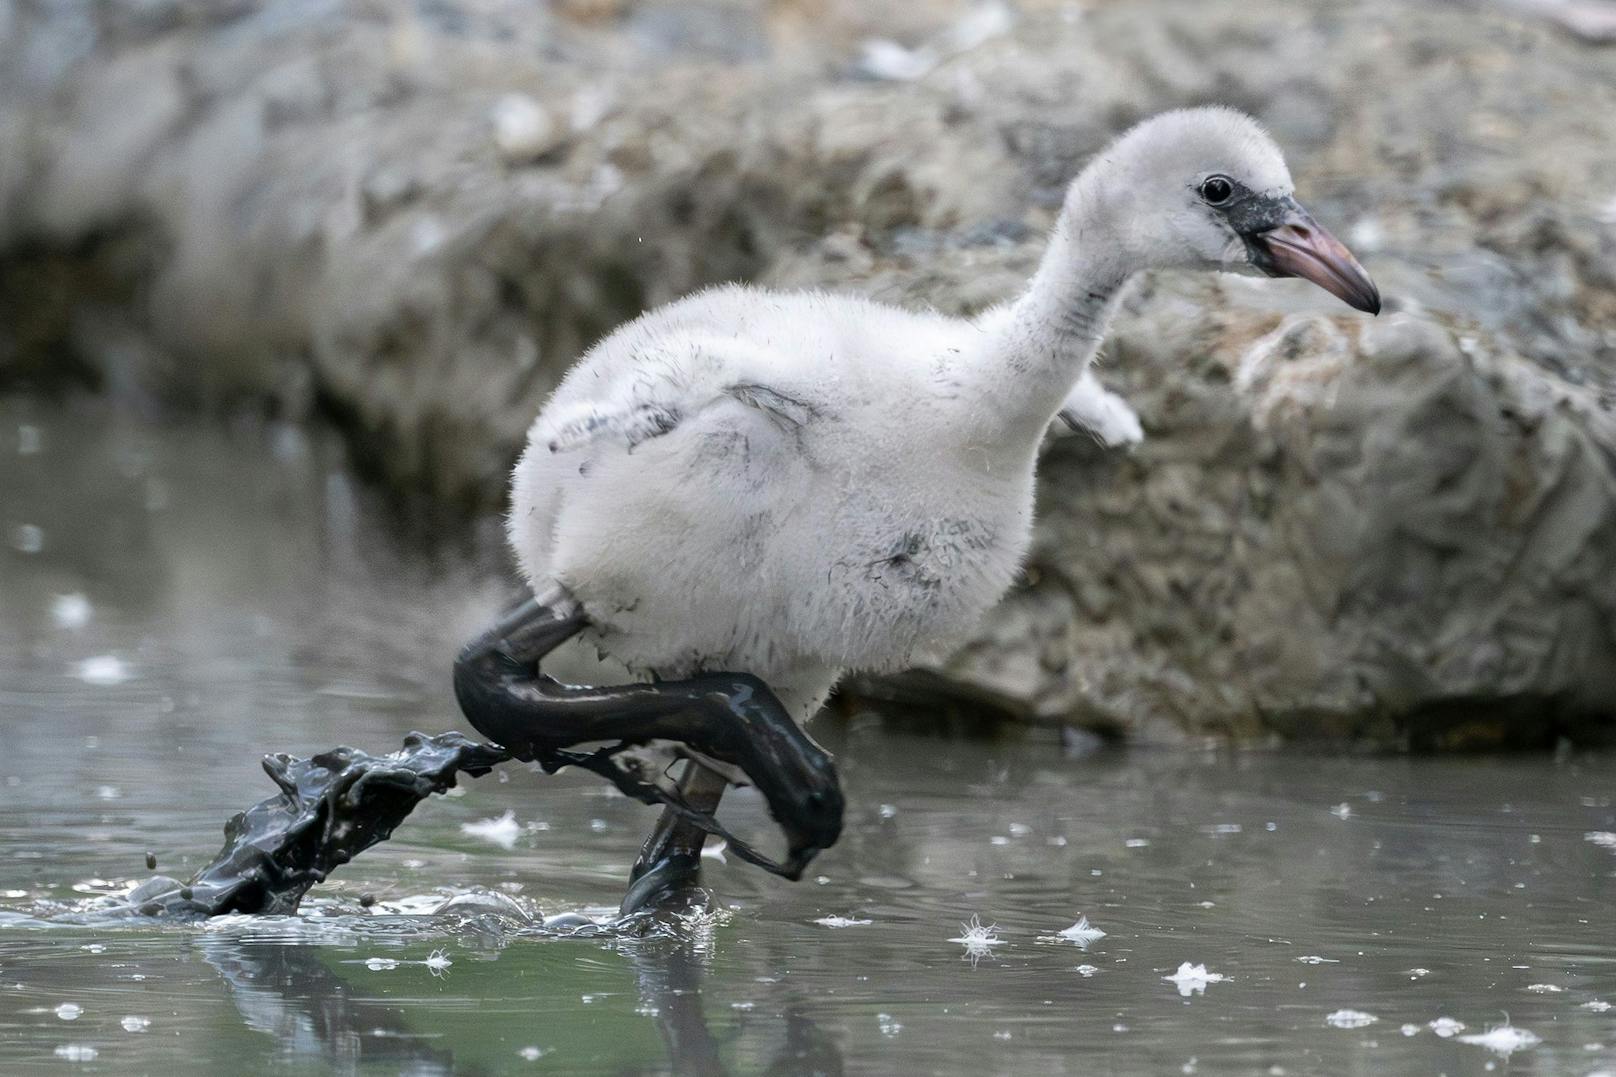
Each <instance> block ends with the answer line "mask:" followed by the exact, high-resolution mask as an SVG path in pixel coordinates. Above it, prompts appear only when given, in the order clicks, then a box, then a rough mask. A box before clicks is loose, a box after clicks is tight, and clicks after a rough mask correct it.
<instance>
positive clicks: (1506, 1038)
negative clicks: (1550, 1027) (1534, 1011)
mask: <svg viewBox="0 0 1616 1077" xmlns="http://www.w3.org/2000/svg"><path fill="white" fill-rule="evenodd" d="M1459 1042H1460V1043H1468V1044H1471V1045H1473V1046H1476V1047H1485V1048H1487V1050H1489V1051H1493V1052H1495V1053H1497V1054H1501V1055H1509V1054H1513V1053H1514V1052H1516V1051H1519V1050H1521V1049H1522V1048H1526V1047H1534V1046H1536V1045H1537V1044H1540V1043H1542V1042H1543V1038H1542V1037H1541V1036H1539V1035H1537V1034H1536V1033H1535V1032H1528V1031H1527V1030H1526V1029H1524V1028H1515V1027H1514V1026H1512V1025H1499V1026H1498V1027H1497V1028H1490V1029H1488V1030H1487V1031H1486V1032H1477V1033H1475V1034H1474V1035H1471V1036H1460V1037H1459Z"/></svg>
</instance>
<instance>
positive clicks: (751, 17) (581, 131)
mask: <svg viewBox="0 0 1616 1077" xmlns="http://www.w3.org/2000/svg"><path fill="white" fill-rule="evenodd" d="M1543 7H1544V5H1541V4H1521V5H1518V6H1516V7H1512V8H1499V9H1494V8H1478V7H1475V6H1472V5H1467V4H1460V3H1394V2H1370V3H1363V4H1355V5H1341V4H1335V3H1329V2H1323V0H1253V2H1249V3H1245V4H1240V5H1208V4H1198V3H1188V2H1181V0H1142V2H1128V3H1122V2H1094V3H1088V4H1077V3H1050V2H1040V0H1026V2H1023V3H1020V4H1018V5H1015V6H1013V7H1012V6H1008V5H1002V4H997V3H986V4H974V5H972V4H964V3H947V2H943V0H929V2H926V3H920V4H914V5H860V4H855V3H852V2H851V0H777V2H775V3H772V4H762V3H758V4H742V3H739V2H722V0H713V2H707V3H698V2H688V3H686V2H672V0H665V2H654V0H645V2H632V0H556V2H555V3H553V4H550V5H548V6H540V5H529V4H525V3H517V2H513V0H466V2H458V0H435V2H430V3H428V2H421V3H415V4H407V3H401V2H385V0H371V2H369V3H357V4H347V5H339V4H331V3H325V2H322V0H281V2H278V3H262V2H259V0H233V2H230V3H223V4H215V3H208V4H202V3H196V2H194V0H145V2H142V3H138V4H134V3H131V4H123V5H106V4H99V3H93V2H90V0H67V2H64V3H55V4H49V5H45V4H39V3H34V2H31V0H0V386H4V387H9V388H13V389H17V388H22V389H36V390H37V389H41V388H44V389H51V388H55V387H59V386H61V385H63V384H86V385H90V386H94V387H96V388H97V389H99V390H100V391H103V392H107V393H110V394H113V395H116V396H120V397H123V398H126V399H128V400H129V401H131V402H132V403H133V404H135V405H136V406H143V407H158V408H161V407H173V406H187V407H194V406H202V407H232V406H240V405H242V404H247V405H249V406H253V407H264V406H268V407H270V408H272V409H274V410H276V411H278V412H280V413H282V414H289V415H293V416H299V417H309V418H311V419H316V420H323V421H332V422H335V423H336V424H337V425H339V426H340V428H341V429H342V430H343V431H344V433H345V435H346V436H347V438H348V440H349V443H350V445H351V446H352V447H353V450H354V452H355V455H356V457H357V458H358V459H359V460H360V461H361V462H362V463H363V464H364V465H365V466H366V468H367V469H368V470H369V471H370V472H371V473H373V474H374V475H376V476H378V477H379V478H380V479H382V480H383V481H385V482H387V483H389V484H392V485H395V486H397V487H400V488H409V489H416V490H425V491H427V492H429V493H431V494H432V495H435V496H436V497H437V498H439V499H444V500H447V501H449V502H451V503H454V504H457V505H462V506H467V507H473V508H480V509H487V508H491V507H494V506H497V505H498V503H499V500H500V498H501V496H502V493H503V483H504V474H505V471H506V468H507V467H508V464H509V462H510V461H511V460H512V459H513V457H514V454H515V451H516V449H517V447H518V445H519V441H520V438H521V435H522V432H523V431H524V429H525V427H526V425H527V423H528V422H529V421H530V419H531V417H532V415H533V414H534V413H535V411H536V410H537V408H538V406H539V405H540V403H541V402H542V400H543V398H544V396H545V394H546V392H547V391H548V390H549V388H550V387H551V386H552V385H553V384H554V383H555V381H556V380H557V378H558V377H559V376H560V374H561V373H562V372H563V371H564V370H565V368H566V366H567V365H568V363H569V362H570V361H571V360H572V359H573V358H574V357H576V356H577V355H578V354H579V353H580V352H581V351H582V350H583V349H584V348H585V347H587V346H588V344H589V343H590V342H591V341H592V340H594V339H595V338H597V337H598V336H600V335H601V334H602V333H604V332H606V331H608V330H609V329H610V328H611V327H612V326H613V325H615V324H616V323H618V322H620V321H622V320H623V319H625V318H628V317H630V316H632V315H633V314H634V313H636V312H637V311H639V310H641V309H644V308H645V307H647V306H651V305H655V304H657V303H661V302H663V301H665V300H668V299H671V298H674V297H676V296H678V295H680V294H683V293H685V292H688V291H690V290H692V289H695V288H699V287H701V286H702V285H704V284H707V283H710V282H714V281H720V280H728V279H736V278H749V279H754V280H759V281H763V282H767V283H771V284H776V285H780V286H824V287H830V288H838V289H849V290H855V291H859V292H862V293H866V294H872V295H875V296H877V297H880V298H884V299H887V300H891V301H896V302H903V303H913V304H928V305H932V306H935V307H938V308H941V309H946V310H950V311H970V310H974V309H977V308H979V307H981V306H983V305H985V304H987V303H991V302H994V301H997V300H999V299H1002V298H1005V297H1007V296H1009V295H1011V294H1013V293H1014V291H1015V290H1016V288H1017V287H1018V286H1019V284H1020V283H1021V281H1023V280H1024V279H1025V277H1026V275H1027V273H1028V272H1029V271H1030V269H1031V267H1032V265H1033V264H1034V262H1035V260H1036V258H1037V254H1038V251H1039V249H1040V245H1041V236H1042V232H1043V229H1044V228H1045V227H1047V225H1048V224H1049V222H1050V220H1051V218H1052V213H1053V210H1054V207H1055V205H1056V202H1057V200H1058V197H1059V194H1060V191H1061V189H1062V188H1063V186H1064V184H1065V182H1066V180H1067V179H1068V178H1069V177H1070V176H1071V175H1072V174H1073V173H1074V172H1075V171H1076V169H1077V168H1078V167H1080V165H1081V163H1082V162H1083V160H1084V159H1085V158H1086V156H1087V155H1088V154H1090V153H1092V152H1093V151H1094V150H1096V149H1097V148H1098V147H1099V146H1100V145H1101V144H1103V142H1104V141H1105V140H1106V139H1107V138H1108V137H1110V136H1111V135H1112V134H1113V133H1115V132H1116V131H1118V130H1120V129H1121V128H1123V127H1125V126H1127V125H1128V124H1129V123H1131V122H1133V121H1135V120H1137V119H1139V118H1142V117H1144V116H1146V115H1149V114H1151V113H1153V112H1156V111H1158V110H1161V109H1164V108H1168V107H1173V106H1178V105H1185V104H1195V103H1204V102H1222V103H1227V104H1231V105H1234V106H1236V107H1239V108H1243V109H1246V110H1248V111H1250V112H1252V113H1254V114H1255V115H1257V116H1258V117H1259V118H1261V119H1262V120H1263V121H1264V122H1265V123H1266V124H1268V125H1269V126H1270V128H1271V129H1272V130H1273V131H1274V133H1275V134H1276V136H1277V137H1278V139H1279V141H1280V142H1281V144H1282V145H1284V146H1285V147H1286V150H1287V153H1288V155H1289V157H1290V160H1291V163H1292V166H1293V170H1294V171H1295V173H1296V178H1297V182H1298V187H1299V189H1300V191H1301V193H1302V195H1303V196H1304V198H1305V199H1306V201H1307V202H1308V204H1309V205H1310V207H1311V208H1312V209H1313V210H1314V211H1315V213H1316V215H1317V216H1318V217H1319V218H1320V219H1321V220H1322V221H1323V222H1324V223H1326V224H1327V225H1329V226H1330V227H1332V229H1333V230H1335V231H1336V232H1337V233H1338V234H1339V235H1341V236H1342V237H1343V238H1344V239H1345V240H1347V241H1348V243H1349V244H1350V245H1351V246H1352V247H1353V248H1354V249H1355V251H1356V252H1357V253H1358V254H1359V256H1360V258H1361V259H1362V260H1363V261H1364V262H1365V264H1366V265H1367V266H1368V267H1369V269H1370V271H1371V272H1372V273H1373V274H1374V275H1375V277H1376V279H1377V281H1378V282H1379V283H1380V285H1381V288H1382V291H1383V292H1384V293H1385V295H1386V297H1387V310H1386V313H1385V314H1383V315H1382V316H1381V318H1379V319H1378V320H1375V321H1369V320H1366V319H1363V318H1361V317H1358V316H1356V315H1354V314H1353V313H1352V312H1350V311H1346V310H1345V309H1344V308H1338V307H1337V306H1335V305H1332V303H1331V301H1330V300H1329V297H1327V296H1324V295H1323V294H1322V293H1319V292H1316V291H1312V290H1309V289H1308V288H1307V287H1306V286H1304V285H1301V284H1294V283H1275V282H1252V281H1247V280H1244V279H1241V278H1227V279H1218V280H1204V279H1190V278H1181V277H1174V276H1157V277H1153V278H1149V279H1146V280H1143V281H1141V282H1140V283H1139V285H1138V286H1137V287H1136V289H1135V290H1134V291H1133V293H1132V294H1131V296H1130V298H1129V300H1128V301H1127V303H1126V305H1125V311H1124V313H1123V315H1122V317H1121V318H1120V320H1119V322H1118V324H1117V326H1116V327H1115V331H1114V333H1113V335H1112V340H1111V342H1110V343H1109V345H1108V346H1107V348H1106V352H1105V357H1104V367H1103V378H1104V380H1105V381H1106V382H1107V383H1108V384H1109V385H1111V386H1112V387H1113V388H1117V389H1119V390H1120V391H1122V392H1123V393H1124V394H1125V395H1127V396H1128V397H1129V399H1130V400H1131V401H1132V402H1133V404H1134V406H1135V407H1136V408H1137V410H1138V411H1139V412H1140V414H1141V416H1142V418H1143V420H1144V424H1145V427H1146V432H1147V440H1146V442H1145V444H1144V445H1142V446H1140V447H1139V448H1137V449H1135V450H1133V451H1131V452H1128V453H1107V452H1104V451H1101V450H1099V449H1098V448H1096V447H1094V446H1092V445H1089V444H1087V443H1085V442H1084V441H1083V440H1082V439H1081V438H1066V439H1061V440H1058V441H1053V442H1052V444H1051V446H1050V449H1049V452H1048V455H1047V457H1046V460H1045V464H1044V470H1043V479H1042V501H1041V506H1040V515H1041V522H1040V525H1039V533H1038V543H1037V549H1036V552H1035V554H1034V556H1033V558H1032V561H1031V563H1030V565H1029V566H1028V571H1027V580H1026V584H1025V586H1024V587H1022V588H1021V589H1020V590H1019V591H1018V592H1017V593H1016V594H1014V595H1013V596H1012V597H1011V598H1010V599H1009V600H1008V601H1007V602H1006V603H1005V604H1004V606H1003V607H1002V609H1001V610H1000V612H999V613H998V614H997V615H996V616H995V617H994V618H993V620H992V621H991V622H990V623H989V624H988V625H986V626H984V628H983V630H982V632H981V633H980V634H979V636H978V638H977V639H976V641H975V642H973V643H972V644H971V645H969V646H968V647H967V648H965V650H964V651H963V652H962V653H960V654H957V655H951V656H938V658H937V660H936V661H935V662H934V663H933V664H932V665H931V667H930V668H929V669H928V670H926V671H923V672H921V673H920V674H917V675H912V676H908V677H903V678H898V679H896V680H892V681H887V682H884V683H881V684H864V683H857V684H855V685H854V686H853V687H854V689H855V690H856V691H858V692H862V693H866V694H871V695H878V696H886V697H889V698H895V699H896V698H912V699H933V698H935V694H936V693H937V692H939V691H941V692H943V693H944V695H945V696H947V697H949V698H955V699H965V700H970V701H972V702H973V704H974V703H988V704H991V705H993V706H994V707H996V708H1000V709H1005V710H1008V711H1010V712H1012V713H1015V714H1017V715H1019V716H1021V717H1023V718H1027V719H1029V720H1034V721H1042V722H1050V723H1063V724H1078V725H1085V726H1089V727H1091V728H1096V729H1099V730H1102V731H1108V732H1116V733H1119V734H1124V735H1128V736H1131V737H1135V738H1143V739H1168V740H1178V739H1183V738H1185V737H1190V738H1199V737H1205V736H1210V737H1214V738H1232V739H1237V740H1242V741H1249V740H1254V739H1255V740H1261V739H1266V738H1270V737H1275V736H1278V737H1284V738H1321V739H1345V740H1352V741H1357V742H1365V743H1369V744H1374V745H1384V746H1402V745H1414V746H1491V745H1497V744H1541V743H1549V742H1552V741H1553V740H1554V739H1555V738H1556V737H1558V736H1560V735H1566V734H1569V735H1573V736H1583V735H1594V734H1599V733H1604V734H1606V735H1608V733H1609V732H1610V731H1611V730H1612V729H1613V728H1616V152H1613V151H1612V146H1616V51H1613V50H1612V49H1610V48H1608V47H1602V46H1601V45H1600V44H1598V43H1597V42H1595V41H1590V40H1588V39H1587V38H1588V36H1597V35H1585V36H1584V37H1579V36H1577V35H1576V34H1573V33H1570V32H1568V31H1567V30H1566V29H1565V28H1564V27H1562V26H1559V25H1556V24H1554V23H1552V22H1550V21H1547V20H1543V19H1541V18H1540V17H1539V16H1540V14H1541V10H1540V9H1541V8H1543ZM1589 7H1590V5H1587V4H1583V5H1580V6H1579V10H1582V9H1587V8H1589ZM869 8H877V9H886V8H891V9H893V10H878V11H875V12H872V11H871V10H868V9H869Z"/></svg>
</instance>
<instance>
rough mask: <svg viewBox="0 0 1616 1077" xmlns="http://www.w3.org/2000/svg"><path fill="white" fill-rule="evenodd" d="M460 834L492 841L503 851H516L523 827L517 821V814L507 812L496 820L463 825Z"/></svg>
mask: <svg viewBox="0 0 1616 1077" xmlns="http://www.w3.org/2000/svg"><path fill="white" fill-rule="evenodd" d="M460 832H461V833H462V834H465V835H466V836H468V837H472V838H481V839H483V840H484V841H491V842H493V843H494V844H495V845H498V846H499V847H500V848H501V849H514V848H516V839H517V838H518V837H520V836H521V834H522V827H521V825H520V824H519V823H517V821H516V813H515V812H514V811H510V810H507V811H506V812H505V814H504V815H501V816H499V817H498V818H495V819H479V820H478V821H477V822H475V823H461V824H460Z"/></svg>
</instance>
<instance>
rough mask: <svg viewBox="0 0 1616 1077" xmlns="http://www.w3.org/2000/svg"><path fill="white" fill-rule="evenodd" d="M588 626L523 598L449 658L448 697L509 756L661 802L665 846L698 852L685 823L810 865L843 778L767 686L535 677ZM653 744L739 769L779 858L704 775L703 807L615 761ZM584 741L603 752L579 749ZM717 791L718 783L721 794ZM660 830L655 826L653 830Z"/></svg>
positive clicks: (797, 865)
mask: <svg viewBox="0 0 1616 1077" xmlns="http://www.w3.org/2000/svg"><path fill="white" fill-rule="evenodd" d="M586 623H587V621H586V619H585V618H584V617H583V616H582V615H581V614H566V613H558V612H556V611H554V610H552V609H549V608H547V607H545V606H543V605H541V604H540V603H538V602H537V601H530V602H527V603H524V604H523V605H522V606H521V607H519V608H518V609H517V610H515V611H513V612H512V613H511V614H510V615H509V616H507V617H505V618H503V619H502V620H501V621H500V622H499V624H497V625H495V627H494V628H493V629H491V630H490V631H489V632H487V633H486V634H484V635H483V636H482V637H481V638H480V639H478V640H476V641H475V642H473V643H472V644H470V645H469V646H468V647H467V648H466V649H465V650H464V651H462V652H461V655H460V657H459V659H458V660H456V662H455V678H454V682H455V696H456V697H457V698H458V700H459V702H460V707H461V710H463V711H464V712H465V714H466V717H467V719H468V720H469V721H470V722H471V724H472V725H473V726H475V727H476V728H477V729H478V730H479V731H480V732H481V733H483V734H484V735H485V736H487V737H489V738H491V739H492V740H494V741H495V742H496V743H498V744H501V745H503V746H504V747H505V748H506V749H507V750H509V751H510V752H511V753H512V754H513V755H515V756H517V757H518V758H522V759H534V760H537V761H538V762H539V763H540V764H541V765H542V766H544V767H545V769H547V770H556V769H558V768H560V767H563V766H569V765H570V766H582V767H586V768H588V769H590V770H593V771H595V772H596V773H597V774H600V775H602V776H603V777H605V778H607V779H608V780H610V781H612V782H613V783H615V784H616V785H617V786H618V788H619V789H622V790H623V791H624V792H625V793H628V794H629V795H630V796H633V797H636V798H638V799H640V800H643V801H645V802H646V803H662V804H664V805H667V806H668V807H667V811H666V812H665V813H664V820H663V823H664V824H666V828H667V839H666V843H667V845H668V848H669V849H670V850H671V849H674V848H675V847H677V848H679V849H683V850H689V849H690V848H692V847H693V848H694V849H695V852H696V855H697V856H698V857H699V855H700V843H699V842H693V841H692V839H691V838H690V837H689V830H688V829H687V828H693V829H695V830H699V831H701V832H702V833H708V834H720V835H722V836H723V837H725V838H726V839H727V840H728V841H729V843H730V847H731V849H733V850H734V852H735V853H736V855H737V856H740V857H741V858H742V859H745V860H749V861H751V862H752V863H755V864H758V865H759V866H761V867H764V868H766V869H767V870H770V871H774V872H776V873H777V874H780V875H784V876H786V877H787V878H791V879H797V878H800V877H801V876H802V870H803V868H804V867H806V866H807V864H808V861H809V860H811V859H812V858H813V857H814V855H815V854H816V853H818V852H819V850H821V849H825V848H828V847H829V846H830V845H832V844H834V843H835V841H836V839H837V837H838V836H840V834H841V826H842V807H843V799H842V792H841V785H840V782H839V781H838V780H837V777H836V768H835V765H834V764H833V763H832V762H831V759H830V757H829V756H828V755H827V754H826V753H825V751H824V749H822V748H820V747H819V745H817V744H815V743H814V742H813V740H812V739H811V738H810V737H809V736H808V735H807V734H806V733H804V732H803V730H802V728H801V727H800V726H798V725H797V723H796V722H795V721H793V720H792V718H791V716H790V715H789V714H788V713H786V711H785V708H784V707H782V706H781V705H780V701H779V700H778V699H776V698H775V696H774V693H773V692H771V691H769V688H768V686H767V685H765V684H764V683H763V682H762V681H760V680H758V678H756V677H753V676H750V675H748V674H744V673H709V674H703V675H700V676H697V677H691V678H689V679H687V680H681V681H660V682H657V683H655V684H625V685H616V686H610V687H600V688H595V687H587V686H574V685H564V684H561V683H559V682H557V681H555V680H552V679H551V678H549V677H546V676H544V675H543V674H542V673H540V672H539V671H538V668H537V661H538V659H539V658H541V657H543V655H545V654H547V653H549V652H550V651H551V650H553V649H554V648H555V647H556V646H558V645H559V644H561V643H562V642H564V641H565V640H567V639H570V638H571V637H572V636H574V635H576V634H577V633H578V632H580V631H582V630H583V628H584V627H585V625H586ZM651 741H666V742H673V743H676V744H680V745H684V746H685V747H687V748H689V749H691V750H692V751H694V752H698V753H700V754H703V755H708V756H711V757H713V758H714V759H717V760H719V761H720V762H724V763H728V764H730V765H732V766H735V767H738V768H739V769H740V770H741V771H742V772H744V773H745V774H746V776H747V777H748V778H749V779H750V780H751V781H752V783H753V784H754V785H756V786H757V788H758V791H759V792H761V793H762V794H763V796H764V798H765V799H766V800H767V801H768V804H769V810H770V812H771V813H772V814H773V816H774V818H775V820H776V821H777V822H778V823H779V824H780V826H781V828H782V829H783V830H784V831H785V832H786V837H787V840H788V848H789V852H788V856H787V858H786V860H785V862H784V863H779V864H777V863H775V862H774V861H772V860H770V859H768V858H767V857H765V856H762V855H761V854H759V853H757V852H756V851H755V850H753V849H752V848H751V847H750V846H748V845H747V844H746V843H745V842H743V841H741V840H740V839H738V838H736V837H734V836H733V835H731V834H729V832H728V831H726V830H725V829H724V828H723V826H722V825H720V824H719V823H718V821H717V820H716V819H714V818H713V816H712V811H711V808H712V807H716V805H717V796H713V795H712V793H713V790H712V789H711V788H709V787H707V786H706V785H705V779H702V780H701V781H699V782H697V783H696V784H695V785H693V786H692V788H691V790H690V793H692V794H699V799H701V800H702V801H704V802H705V801H706V800H707V799H708V798H709V797H710V798H711V805H709V806H705V807H704V806H702V805H701V804H697V803H693V802H692V801H691V800H690V799H687V797H686V796H685V795H684V791H683V790H681V789H671V788H668V787H666V786H665V785H664V784H662V783H661V782H660V781H659V777H660V776H659V775H654V774H647V773H644V772H643V771H642V770H640V769H639V768H638V767H637V766H636V764H635V760H634V759H633V758H632V757H631V756H629V757H623V758H619V755H620V753H622V752H623V751H624V749H626V748H629V747H632V746H635V745H641V744H646V743H648V742H651ZM587 744H602V745H603V747H599V748H596V749H595V750H593V751H587V752H585V751H578V750H575V749H577V748H578V746H579V745H587ZM715 777H716V776H715ZM722 791H723V790H722V786H721V785H720V786H719V787H718V789H717V795H719V796H721V795H722ZM669 815H671V816H673V817H674V818H673V819H672V820H670V819H669V818H668V816H669ZM662 829H663V825H662V824H659V833H660V832H661V831H662ZM650 851H651V850H649V848H648V852H650ZM641 859H642V862H644V861H645V854H642V858H641ZM647 870H648V869H647Z"/></svg>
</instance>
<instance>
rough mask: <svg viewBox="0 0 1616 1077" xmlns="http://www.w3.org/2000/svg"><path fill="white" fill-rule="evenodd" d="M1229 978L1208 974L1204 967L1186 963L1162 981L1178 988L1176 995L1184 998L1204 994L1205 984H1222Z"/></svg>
mask: <svg viewBox="0 0 1616 1077" xmlns="http://www.w3.org/2000/svg"><path fill="white" fill-rule="evenodd" d="M1228 978H1229V977H1227V976H1225V975H1223V973H1221V972H1208V971H1207V968H1206V966H1205V965H1192V964H1190V963H1189V962H1188V961H1186V962H1184V963H1183V964H1182V965H1180V966H1178V971H1177V972H1175V973H1173V974H1172V975H1171V976H1163V977H1162V979H1163V980H1166V981H1167V982H1168V983H1170V984H1173V985H1174V986H1176V987H1177V988H1178V993H1179V994H1180V995H1181V996H1183V997H1184V998H1189V997H1190V996H1191V995H1201V994H1205V993H1206V987H1207V984H1218V983H1223V982H1224V981H1225V980H1227V979H1228Z"/></svg>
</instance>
